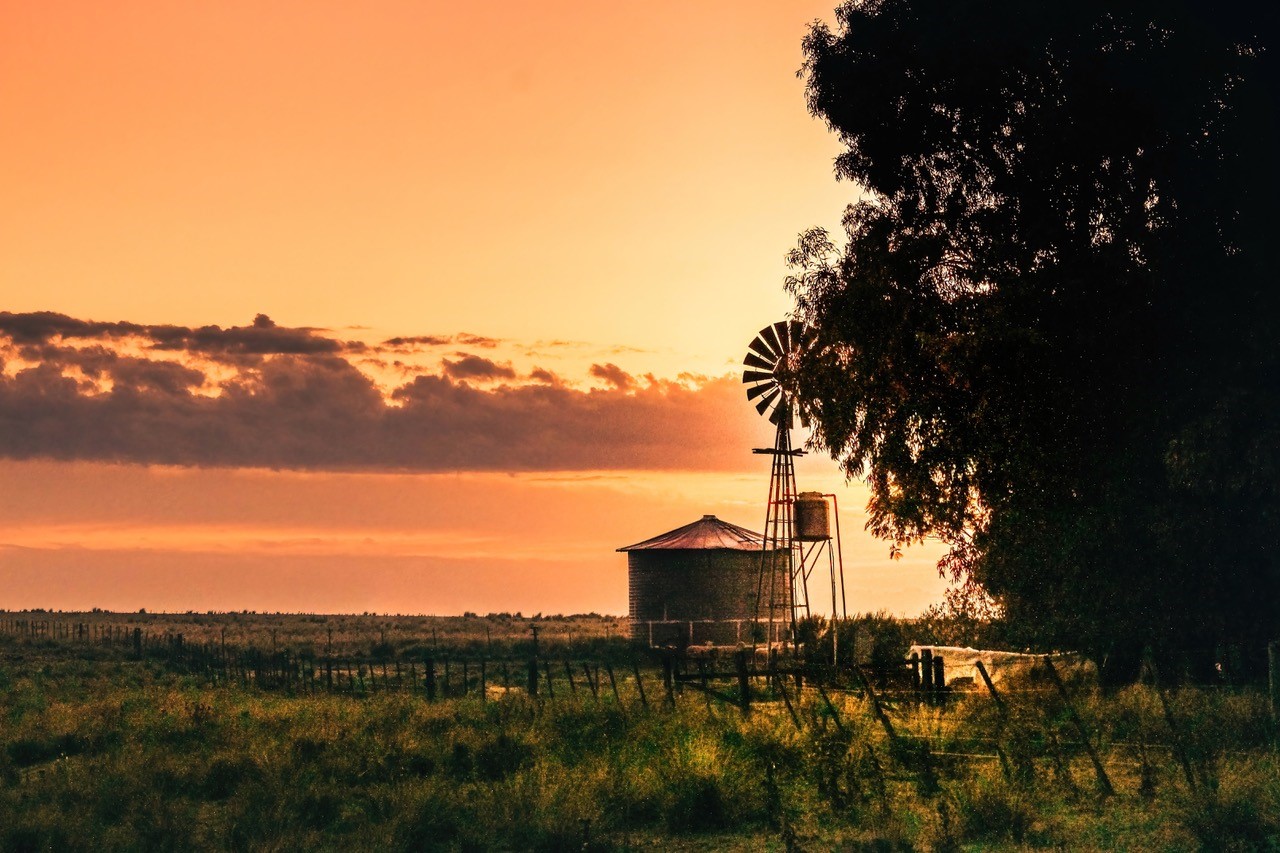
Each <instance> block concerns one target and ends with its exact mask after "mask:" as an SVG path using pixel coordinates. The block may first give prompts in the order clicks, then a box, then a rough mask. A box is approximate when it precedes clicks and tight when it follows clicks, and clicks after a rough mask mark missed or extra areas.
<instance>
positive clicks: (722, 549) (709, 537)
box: [618, 515, 790, 645]
mask: <svg viewBox="0 0 1280 853" xmlns="http://www.w3.org/2000/svg"><path fill="white" fill-rule="evenodd" d="M763 547H764V537H763V536H761V535H760V534H759V533H755V532H753V531H750V530H747V529H746V528H745V527H739V526H737V525H736V524H729V523H728V522H726V521H721V520H720V519H718V518H716V517H715V516H714V515H704V516H703V517H702V518H701V519H699V520H698V521H695V522H693V523H692V524H686V525H685V526H684V527H678V528H676V529H675V530H672V531H669V532H667V533H663V534H661V535H660V536H654V537H653V538H652V539H646V540H644V541H643V542H637V543H636V544H635V545H628V546H627V547H625V548H619V549H618V550H619V551H625V552H626V554H627V581H628V589H629V594H630V608H629V611H630V615H631V637H632V639H633V640H637V641H640V642H646V643H650V644H651V645H690V644H701V643H712V642H714V643H718V644H725V643H735V642H743V643H748V644H749V643H751V639H752V631H751V629H752V625H753V621H752V620H754V619H755V616H756V592H757V589H758V586H759V580H760V568H761V557H762V549H763ZM770 562H776V563H777V564H778V566H779V568H780V569H781V571H780V572H779V574H780V575H781V576H782V577H789V576H790V571H789V562H787V555H786V554H783V553H779V554H778V555H777V559H776V561H770ZM779 585H780V586H783V585H787V586H789V584H786V583H785V582H783V583H782V584H779ZM782 594H784V595H785V596H786V598H787V605H786V606H787V607H788V608H789V607H790V590H789V589H788V590H786V591H785V593H782ZM768 595H769V591H768V590H767V589H766V591H765V596H766V601H765V605H764V606H767V604H768V601H767V596H768ZM761 616H762V617H764V618H766V619H767V618H768V617H767V613H762V614H761Z"/></svg>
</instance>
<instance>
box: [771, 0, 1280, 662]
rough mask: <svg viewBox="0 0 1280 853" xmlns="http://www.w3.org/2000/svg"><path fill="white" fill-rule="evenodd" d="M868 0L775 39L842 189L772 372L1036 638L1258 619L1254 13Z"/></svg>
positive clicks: (1119, 644)
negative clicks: (793, 333)
mask: <svg viewBox="0 0 1280 853" xmlns="http://www.w3.org/2000/svg"><path fill="white" fill-rule="evenodd" d="M1255 5H1257V6H1261V5H1262V4H1248V3H1238V4H1234V5H1222V4H1206V3H1203V2H1179V0H1170V2H1164V0H1162V2H1137V3H1127V4H1124V3H1115V2H1111V3H1103V2H1096V0H1073V2H1070V3H1052V4H1027V3H1026V2H1025V0H868V1H867V2H852V3H848V4H846V5H844V6H842V7H840V8H839V9H838V10H837V12H836V15H837V23H836V26H835V28H834V29H833V28H830V27H828V26H826V25H824V24H815V25H814V26H813V27H812V29H811V30H810V32H809V34H808V37H807V38H806V40H805V43H804V48H805V53H806V63H805V67H804V69H803V73H804V75H805V76H806V81H807V87H808V88H807V91H808V97H809V105H810V109H811V111H812V112H813V113H814V115H815V116H819V117H821V118H822V119H825V121H826V122H827V123H828V125H829V126H830V127H831V128H832V130H833V131H835V132H836V133H837V134H838V135H839V138H840V139H841V141H842V142H843V144H844V148H845V150H844V151H843V153H842V154H841V155H840V156H839V157H838V159H837V160H836V171H837V173H838V175H839V176H840V177H842V178H847V179H850V180H852V181H853V182H855V183H856V184H857V185H858V186H859V187H860V188H862V189H863V190H864V193H863V196H862V200H861V201H860V202H859V203H857V204H854V205H852V206H851V207H849V208H848V210H847V211H846V214H845V219H844V227H845V232H846V234H845V242H846V244H845V245H844V246H837V245H836V244H835V243H834V241H833V240H832V238H831V237H830V236H829V235H827V234H826V233H825V232H822V231H811V232H807V233H805V234H803V235H802V236H801V238H800V241H799V244H798V246H797V248H796V249H795V251H794V252H793V253H792V257H791V259H790V260H791V262H792V264H793V267H794V269H795V274H794V275H793V276H792V277H791V278H789V279H788V287H789V289H790V290H791V291H792V293H793V294H794V296H795V299H796V303H797V314H798V316H799V317H800V318H801V319H803V320H805V321H806V322H808V323H809V324H810V325H812V326H813V328H814V329H815V330H816V342H815V345H814V346H813V347H812V348H810V349H809V350H808V351H807V352H806V353H805V354H804V355H803V357H802V358H801V359H800V361H799V362H798V363H797V364H796V365H795V366H794V369H793V370H792V371H791V374H790V377H789V379H788V381H789V382H790V383H791V385H792V388H793V390H794V392H795V393H796V395H797V397H798V399H799V400H800V405H801V407H802V408H803V409H804V410H805V411H806V412H807V414H809V415H810V416H811V419H812V421H813V423H814V425H815V436H816V441H817V443H818V444H819V445H821V446H823V447H825V448H826V449H827V450H829V451H830V452H831V453H832V455H833V456H835V457H836V458H837V459H839V460H841V462H842V464H843V465H844V467H845V469H846V471H847V472H848V473H849V474H850V475H856V476H866V477H867V478H868V481H869V483H870V485H871V487H872V494H873V497H872V499H871V503H870V513H871V524H870V526H871V527H872V529H873V530H874V531H875V532H876V533H878V534H880V535H882V536H884V537H886V538H889V539H892V540H894V541H896V542H898V543H903V542H911V541H914V540H918V539H920V538H922V537H926V536H936V537H941V538H942V539H944V540H945V541H947V542H949V543H950V544H951V545H952V550H951V553H950V555H949V556H948V557H947V559H946V560H944V564H943V568H945V569H948V570H950V571H952V572H954V573H955V574H956V576H957V577H958V578H961V579H966V580H968V581H970V582H973V583H976V584H978V585H980V586H981V587H982V588H984V589H985V590H987V591H988V592H989V593H990V594H992V595H993V596H994V597H996V599H997V600H998V601H999V602H1000V603H1001V604H1002V605H1003V606H1004V608H1005V610H1006V612H1007V614H1008V617H1009V619H1010V621H1011V623H1012V624H1013V625H1015V626H1022V627H1024V628H1027V629H1034V634H1033V636H1034V637H1035V639H1037V640H1038V641H1039V642H1041V643H1045V644H1058V645H1064V644H1069V645H1072V646H1076V647H1082V648H1086V649H1088V650H1091V651H1093V652H1095V653H1098V654H1100V655H1108V654H1109V655H1110V660H1111V661H1112V662H1114V661H1116V660H1117V657H1121V658H1124V657H1128V658H1132V657H1133V656H1135V655H1136V654H1137V653H1138V652H1139V650H1140V649H1141V648H1142V647H1143V646H1145V645H1148V644H1149V645H1151V646H1153V647H1154V648H1155V649H1156V650H1157V651H1159V650H1184V651H1185V650H1196V649H1200V650H1206V651H1208V650H1210V649H1212V647H1213V646H1215V645H1223V644H1241V645H1243V646H1244V647H1246V648H1247V649H1249V650H1256V649H1258V648H1260V647H1261V645H1260V644H1261V643H1262V642H1263V641H1264V640H1266V639H1268V638H1273V637H1275V636H1280V619H1278V617H1280V500H1278V496H1277V488H1278V486H1280V359H1278V358H1277V353H1278V352H1280V347H1278V346H1277V335H1278V334H1280V331H1278V330H1277V325H1278V324H1280V293H1278V290H1277V281H1276V273H1275V264H1274V262H1273V255H1274V250H1275V248H1276V247H1277V245H1278V244H1280V234H1278V229H1277V225H1278V223H1277V217H1276V215H1275V210H1276V205H1277V204H1280V180H1278V179H1277V178H1278V175H1280V170H1278V169H1277V157H1278V156H1280V133H1278V121H1280V114H1278V108H1277V89H1276V85H1275V79H1276V78H1275V68H1276V56H1275V51H1276V50H1278V49H1280V43H1277V40H1276V38H1275V33H1276V27H1275V17H1274V13H1273V12H1268V13H1265V16H1263V15H1262V14H1259V13H1256V12H1255V11H1254V9H1255Z"/></svg>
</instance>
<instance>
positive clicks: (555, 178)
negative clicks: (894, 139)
mask: <svg viewBox="0 0 1280 853" xmlns="http://www.w3.org/2000/svg"><path fill="white" fill-rule="evenodd" d="M830 6H831V4H829V3H814V2H787V3H758V4H741V3H727V2H724V3H697V4H682V3H656V4H655V3H631V2H622V3H608V4H596V3H573V2H552V3H537V4H533V3H516V4H498V5H491V6H483V5H480V6H475V5H467V4H439V3H409V2H390V3H379V4H376V5H372V6H363V7H358V6H354V5H352V4H346V3H338V2H307V3H301V2H282V3H272V4H269V5H265V6H264V5H262V4H255V3H247V2H227V3H218V4H196V3H185V2H183V3H168V2H125V3H120V4H99V3H68V4H48V3H39V2H21V3H10V4H7V5H6V6H5V7H4V11H3V12H0V20H2V21H3V24H4V25H3V26H2V27H0V122H2V123H3V125H4V126H5V127H6V128H9V129H10V131H9V132H7V133H6V134H5V136H4V138H3V139H2V140H0V183H2V184H3V185H4V186H5V188H6V190H5V193H4V197H3V198H2V199H0V294H2V295H3V299H2V300H0V312H4V313H2V314H0V457H2V459H0V483H3V485H4V488H3V489H0V516H2V519H3V520H2V521H0V584H2V585H3V589H4V593H3V594H2V595H0V608H8V609H14V608H21V607H52V608H62V609H70V608H90V607H107V608H120V609H137V608H138V607H147V608H149V609H152V610H156V609H167V610H187V609H195V610H205V609H219V610H238V609H256V610H320V611H329V612H335V611H346V612H360V611H365V610H377V611H391V612H427V613H458V612H461V611H463V610H473V611H480V612H488V611H516V610H522V611H525V612H527V613H531V612H535V611H543V612H579V611H581V612H585V611H592V610H594V611H598V612H607V613H625V612H626V573H625V560H624V559H623V558H622V557H621V555H619V554H617V553H615V550H614V549H616V548H617V547H619V546H621V545H625V544H628V543H630V542H633V541H638V540H640V539H643V538H646V537H648V536H651V535H654V534H657V533H660V532H662V531H665V530H668V529H671V528H674V527H677V526H680V525H682V524H685V523H688V522H689V521H692V520H694V519H696V518H697V517H699V516H700V515H702V514H704V513H715V514H718V515H720V516H721V517H723V518H725V519H727V520H730V521H732V522H734V523H737V524H741V525H744V526H747V527H751V528H759V526H760V524H761V521H762V520H763V518H764V506H763V504H764V500H765V496H766V493H767V485H768V467H767V461H766V460H764V459H763V458H762V457H759V456H753V455H752V454H751V452H750V451H751V448H752V447H755V446H762V445H768V444H771V441H772V437H771V430H770V426H769V424H768V423H766V422H763V421H761V420H760V419H759V418H757V417H756V414H755V412H754V411H753V410H752V409H751V407H750V405H749V404H748V403H747V401H746V400H745V398H744V395H743V391H742V386H741V384H740V381H739V365H740V363H741V359H742V355H743V352H744V351H745V347H746V344H747V342H748V341H749V340H751V338H752V336H753V335H754V334H755V332H756V330H757V329H758V328H760V327H761V326H762V325H764V324H766V323H769V322H772V321H774V320H778V319H781V318H782V317H783V316H785V314H786V312H787V310H788V308H789V300H788V298H787V296H786V294H785V293H784V292H783V290H782V286H781V284H782V278H783V276H784V274H785V271H786V268H785V265H784V262H783V257H784V254H785V252H786V251H787V250H788V249H789V248H790V247H791V246H792V245H793V244H794V242H795V238H796V234H797V233H798V232H799V231H800V230H802V229H804V228H807V227H810V226H814V225H823V226H826V227H829V228H838V223H839V220H840V216H841V212H842V210H843V208H844V206H845V205H846V204H848V203H850V202H852V201H855V200H856V199H857V197H858V189H857V187H855V186H852V185H849V184H847V183H843V184H842V183H838V182H837V181H835V179H834V178H833V176H832V174H833V170H832V159H833V157H834V156H835V154H836V153H838V151H839V144H838V141H837V140H836V139H835V138H833V137H832V136H831V135H830V134H829V133H828V132H827V130H826V129H825V128H824V127H823V126H822V125H821V124H820V123H818V122H816V121H814V120H813V119H812V118H811V117H810V116H809V115H808V113H807V111H806V108H805V100H804V93H803V85H802V82H801V81H800V80H799V79H797V78H796V75H795V72H796V70H797V69H798V68H799V66H800V63H801V48H800V40H801V38H802V36H803V35H804V32H805V28H806V25H807V24H808V23H809V22H810V21H811V20H813V19H815V18H819V17H829V15H830ZM798 474H799V477H800V479H801V483H800V485H801V487H802V488H805V489H816V490H820V491H823V492H835V493H838V494H839V499H840V502H841V503H840V506H841V510H842V518H841V526H842V531H843V533H844V535H845V567H846V572H847V574H848V576H849V589H850V593H851V601H850V605H851V607H853V608H854V609H856V610H859V611H862V610H876V609H881V608H886V609H888V610H890V611H894V612H908V613H911V612H917V611H919V610H921V609H923V608H924V607H926V606H927V605H928V604H930V603H931V602H933V601H935V600H937V599H938V597H939V596H940V594H941V590H942V589H943V587H944V584H943V583H942V581H940V580H939V579H938V578H937V572H936V569H935V568H934V564H935V562H936V560H937V558H938V557H939V556H940V554H941V548H940V546H937V545H926V546H922V547H920V548H916V549H911V550H910V551H909V552H908V554H907V557H906V558H905V559H903V560H900V561H896V562H895V561H890V560H889V558H888V553H889V547H888V544H887V543H884V542H880V541H878V540H875V539H873V538H871V537H870V536H869V535H868V534H866V533H865V532H864V531H863V525H864V523H865V514H864V512H863V506H864V505H865V502H866V492H865V490H864V489H863V487H862V486H861V485H860V484H857V483H853V484H845V483H844V481H843V477H842V475H841V474H840V472H839V471H838V470H837V468H836V466H835V464H834V463H832V462H831V461H830V460H826V459H821V458H815V457H809V458H807V459H805V460H804V461H803V463H802V464H801V466H800V469H799V472H798Z"/></svg>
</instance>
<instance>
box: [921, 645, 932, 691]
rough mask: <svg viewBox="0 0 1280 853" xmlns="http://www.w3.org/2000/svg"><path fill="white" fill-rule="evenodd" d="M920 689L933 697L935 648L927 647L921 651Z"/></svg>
mask: <svg viewBox="0 0 1280 853" xmlns="http://www.w3.org/2000/svg"><path fill="white" fill-rule="evenodd" d="M920 689H921V690H923V691H924V692H925V695H926V696H928V697H930V698H932V696H933V650H932V649H925V650H924V651H922V652H920Z"/></svg>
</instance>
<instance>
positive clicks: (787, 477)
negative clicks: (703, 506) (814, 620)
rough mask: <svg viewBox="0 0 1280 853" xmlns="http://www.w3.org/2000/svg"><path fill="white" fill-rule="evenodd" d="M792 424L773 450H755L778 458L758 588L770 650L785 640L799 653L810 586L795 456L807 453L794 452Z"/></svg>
mask: <svg viewBox="0 0 1280 853" xmlns="http://www.w3.org/2000/svg"><path fill="white" fill-rule="evenodd" d="M787 421H789V418H788V419H784V420H780V422H779V423H778V431H777V437H776V438H775V440H774V446H773V449H772V450H757V451H755V452H757V453H768V454H771V455H772V456H773V465H772V467H771V473H770V476H769V502H768V506H767V508H766V511H765V523H764V544H763V547H762V550H761V552H760V575H759V580H758V582H757V584H756V623H757V624H760V623H761V622H762V621H763V622H765V624H766V626H767V627H766V634H765V637H766V642H767V643H768V644H769V648H773V647H774V644H775V643H779V642H783V641H784V640H789V641H790V642H791V643H792V644H793V648H794V643H795V639H796V626H797V623H798V622H799V621H800V620H801V619H804V618H805V617H807V616H808V615H809V591H808V584H807V583H806V577H805V573H804V570H803V568H804V566H803V564H804V560H803V554H802V553H801V552H800V543H799V542H797V541H795V516H794V507H795V499H796V470H795V457H796V456H798V455H800V454H801V453H803V451H798V450H794V449H792V447H791V429H790V424H789V423H788V422H787Z"/></svg>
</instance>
